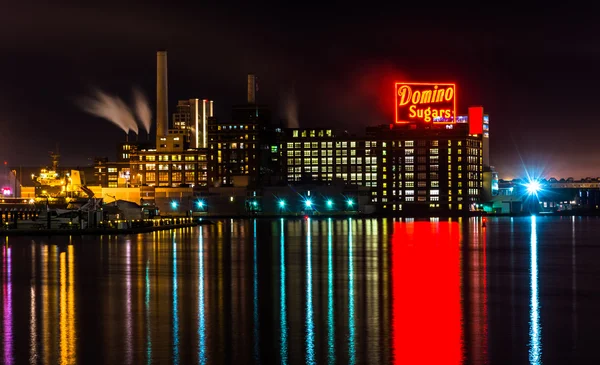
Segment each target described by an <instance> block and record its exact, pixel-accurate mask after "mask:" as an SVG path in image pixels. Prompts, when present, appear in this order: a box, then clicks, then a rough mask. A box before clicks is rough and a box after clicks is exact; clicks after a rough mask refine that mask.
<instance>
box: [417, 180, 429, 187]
mask: <svg viewBox="0 0 600 365" xmlns="http://www.w3.org/2000/svg"><path fill="white" fill-rule="evenodd" d="M417 186H418V187H420V188H426V187H427V181H419V182H417Z"/></svg>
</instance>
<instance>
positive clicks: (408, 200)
mask: <svg viewBox="0 0 600 365" xmlns="http://www.w3.org/2000/svg"><path fill="white" fill-rule="evenodd" d="M406 201H407V202H414V201H415V197H414V196H407V197H406Z"/></svg>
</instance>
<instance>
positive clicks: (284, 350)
mask: <svg viewBox="0 0 600 365" xmlns="http://www.w3.org/2000/svg"><path fill="white" fill-rule="evenodd" d="M280 221H281V233H280V236H281V240H280V242H279V257H280V265H279V272H280V278H279V285H280V286H279V290H280V295H281V299H280V301H279V318H280V323H281V324H280V326H281V327H280V331H281V340H280V342H281V343H280V355H281V363H282V364H287V362H288V345H287V336H288V334H287V331H288V328H287V310H286V303H285V300H286V298H285V230H284V219H283V218H281V219H280Z"/></svg>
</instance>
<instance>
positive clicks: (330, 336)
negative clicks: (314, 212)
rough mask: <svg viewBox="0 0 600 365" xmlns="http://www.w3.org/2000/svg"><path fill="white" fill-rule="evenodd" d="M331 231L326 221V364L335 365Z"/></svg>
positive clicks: (328, 221) (328, 222) (329, 224)
mask: <svg viewBox="0 0 600 365" xmlns="http://www.w3.org/2000/svg"><path fill="white" fill-rule="evenodd" d="M332 249H333V229H332V227H331V218H329V219H328V220H327V350H328V351H327V363H328V364H335V316H334V314H333V313H334V312H333V309H334V301H333V299H334V298H333V290H334V287H333V284H334V281H333V250H332Z"/></svg>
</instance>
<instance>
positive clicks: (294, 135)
mask: <svg viewBox="0 0 600 365" xmlns="http://www.w3.org/2000/svg"><path fill="white" fill-rule="evenodd" d="M292 137H293V138H297V137H298V130H297V129H294V130H293V131H292Z"/></svg>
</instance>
